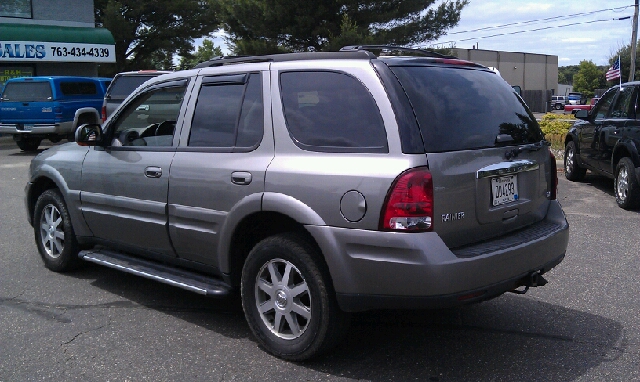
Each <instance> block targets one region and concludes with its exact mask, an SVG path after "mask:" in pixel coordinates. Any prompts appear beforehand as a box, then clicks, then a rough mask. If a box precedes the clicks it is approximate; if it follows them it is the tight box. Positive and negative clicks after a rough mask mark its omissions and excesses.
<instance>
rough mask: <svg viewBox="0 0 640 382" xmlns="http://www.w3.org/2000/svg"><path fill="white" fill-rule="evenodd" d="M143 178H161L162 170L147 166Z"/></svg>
mask: <svg viewBox="0 0 640 382" xmlns="http://www.w3.org/2000/svg"><path fill="white" fill-rule="evenodd" d="M144 176H146V177H147V178H159V177H161V176H162V169H161V168H160V167H154V166H149V167H147V168H145V169H144Z"/></svg>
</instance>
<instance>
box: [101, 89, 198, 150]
mask: <svg viewBox="0 0 640 382" xmlns="http://www.w3.org/2000/svg"><path fill="white" fill-rule="evenodd" d="M185 89H186V86H184V85H182V86H171V87H164V88H160V89H154V90H150V91H148V92H146V93H143V94H140V95H139V96H138V97H137V98H136V99H134V100H133V101H132V102H130V103H129V104H128V105H127V106H126V107H125V109H124V111H123V112H122V113H120V115H119V116H118V118H117V120H116V121H115V122H114V127H113V129H114V130H113V140H112V145H113V146H171V145H172V144H173V136H174V134H175V127H176V121H177V120H178V114H179V112H180V106H181V105H182V100H183V98H184V92H185Z"/></svg>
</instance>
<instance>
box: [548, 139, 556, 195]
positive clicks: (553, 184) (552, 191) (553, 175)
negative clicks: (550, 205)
mask: <svg viewBox="0 0 640 382" xmlns="http://www.w3.org/2000/svg"><path fill="white" fill-rule="evenodd" d="M549 157H550V158H549V160H550V161H551V167H550V169H551V184H550V185H549V200H555V199H556V197H557V195H558V167H557V166H556V157H555V155H553V153H552V152H551V151H549Z"/></svg>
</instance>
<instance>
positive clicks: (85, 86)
mask: <svg viewBox="0 0 640 382" xmlns="http://www.w3.org/2000/svg"><path fill="white" fill-rule="evenodd" d="M60 91H61V92H62V94H64V95H66V96H74V95H96V94H97V93H98V87H97V86H96V83H95V82H60Z"/></svg>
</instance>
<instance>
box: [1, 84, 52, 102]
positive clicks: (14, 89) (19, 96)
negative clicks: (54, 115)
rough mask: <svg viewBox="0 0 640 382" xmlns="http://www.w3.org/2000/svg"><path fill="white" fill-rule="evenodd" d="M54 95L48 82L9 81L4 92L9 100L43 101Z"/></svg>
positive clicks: (3, 96)
mask: <svg viewBox="0 0 640 382" xmlns="http://www.w3.org/2000/svg"><path fill="white" fill-rule="evenodd" d="M52 97H53V95H52V93H51V85H49V83H48V82H9V83H8V84H7V85H6V86H5V88H4V93H3V94H2V98H3V101H8V102H42V101H50V100H51V98H52Z"/></svg>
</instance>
